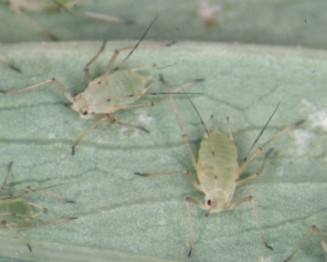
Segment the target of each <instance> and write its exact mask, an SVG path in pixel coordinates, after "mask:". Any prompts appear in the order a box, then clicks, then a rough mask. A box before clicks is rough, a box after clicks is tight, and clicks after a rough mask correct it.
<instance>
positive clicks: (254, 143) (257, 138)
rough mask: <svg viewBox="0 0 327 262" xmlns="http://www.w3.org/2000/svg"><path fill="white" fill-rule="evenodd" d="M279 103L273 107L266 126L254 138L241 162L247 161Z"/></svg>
mask: <svg viewBox="0 0 327 262" xmlns="http://www.w3.org/2000/svg"><path fill="white" fill-rule="evenodd" d="M279 105H280V102H278V104H277V106H276V107H275V109H274V111H273V112H272V114H271V115H270V117H269V118H268V120H267V122H266V124H265V125H264V127H263V128H262V129H261V131H260V133H259V134H258V136H257V137H256V139H255V140H254V141H253V143H252V145H251V147H250V148H249V150H248V151H247V153H246V154H245V157H244V158H243V162H245V161H247V160H248V159H247V158H248V156H249V154H250V153H251V152H252V150H253V148H254V146H255V145H256V144H257V143H258V141H259V139H260V137H261V136H262V134H263V133H264V132H265V130H266V129H267V127H268V125H269V123H270V121H271V119H272V118H273V117H274V115H275V113H276V112H277V110H278V108H279Z"/></svg>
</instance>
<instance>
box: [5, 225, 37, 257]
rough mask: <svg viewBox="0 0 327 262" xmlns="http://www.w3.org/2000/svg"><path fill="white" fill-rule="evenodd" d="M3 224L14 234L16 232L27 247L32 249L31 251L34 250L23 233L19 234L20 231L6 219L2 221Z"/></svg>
mask: <svg viewBox="0 0 327 262" xmlns="http://www.w3.org/2000/svg"><path fill="white" fill-rule="evenodd" d="M0 223H1V225H2V226H4V227H6V228H7V229H9V230H10V231H11V232H12V233H13V234H15V235H16V236H17V237H18V238H19V239H20V240H21V241H22V242H23V243H24V244H25V245H26V246H27V248H28V250H29V251H30V252H32V247H31V245H30V244H29V243H28V242H27V241H26V239H25V238H23V237H22V235H21V234H19V233H18V232H17V230H16V229H15V228H14V227H12V226H11V225H10V224H9V223H8V222H7V221H6V220H2V221H1V222H0Z"/></svg>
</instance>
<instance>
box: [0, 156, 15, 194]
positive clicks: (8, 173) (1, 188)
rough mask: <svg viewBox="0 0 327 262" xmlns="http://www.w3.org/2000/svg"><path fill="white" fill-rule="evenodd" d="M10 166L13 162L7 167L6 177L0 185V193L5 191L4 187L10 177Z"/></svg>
mask: <svg viewBox="0 0 327 262" xmlns="http://www.w3.org/2000/svg"><path fill="white" fill-rule="evenodd" d="M12 164H13V162H10V163H9V165H8V167H7V172H6V176H5V179H4V180H3V182H2V185H1V187H0V192H1V191H4V190H6V186H7V182H8V179H9V176H11V175H12V170H11V167H12Z"/></svg>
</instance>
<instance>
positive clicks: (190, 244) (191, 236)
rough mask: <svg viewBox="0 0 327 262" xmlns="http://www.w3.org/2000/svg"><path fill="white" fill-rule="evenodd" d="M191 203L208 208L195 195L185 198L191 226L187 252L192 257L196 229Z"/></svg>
mask: <svg viewBox="0 0 327 262" xmlns="http://www.w3.org/2000/svg"><path fill="white" fill-rule="evenodd" d="M197 187H199V184H198V183H197ZM190 203H192V204H193V205H195V206H197V207H198V208H200V209H203V210H207V208H206V207H205V205H204V204H203V203H202V202H201V201H199V200H197V199H195V198H193V197H186V198H185V205H186V210H187V221H188V228H189V238H188V241H189V252H188V254H187V256H188V257H191V254H192V250H193V240H194V230H193V221H192V211H191V207H190Z"/></svg>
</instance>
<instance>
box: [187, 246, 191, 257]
mask: <svg viewBox="0 0 327 262" xmlns="http://www.w3.org/2000/svg"><path fill="white" fill-rule="evenodd" d="M191 255H192V248H190V251H189V252H188V254H187V257H188V258H190V257H191Z"/></svg>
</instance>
